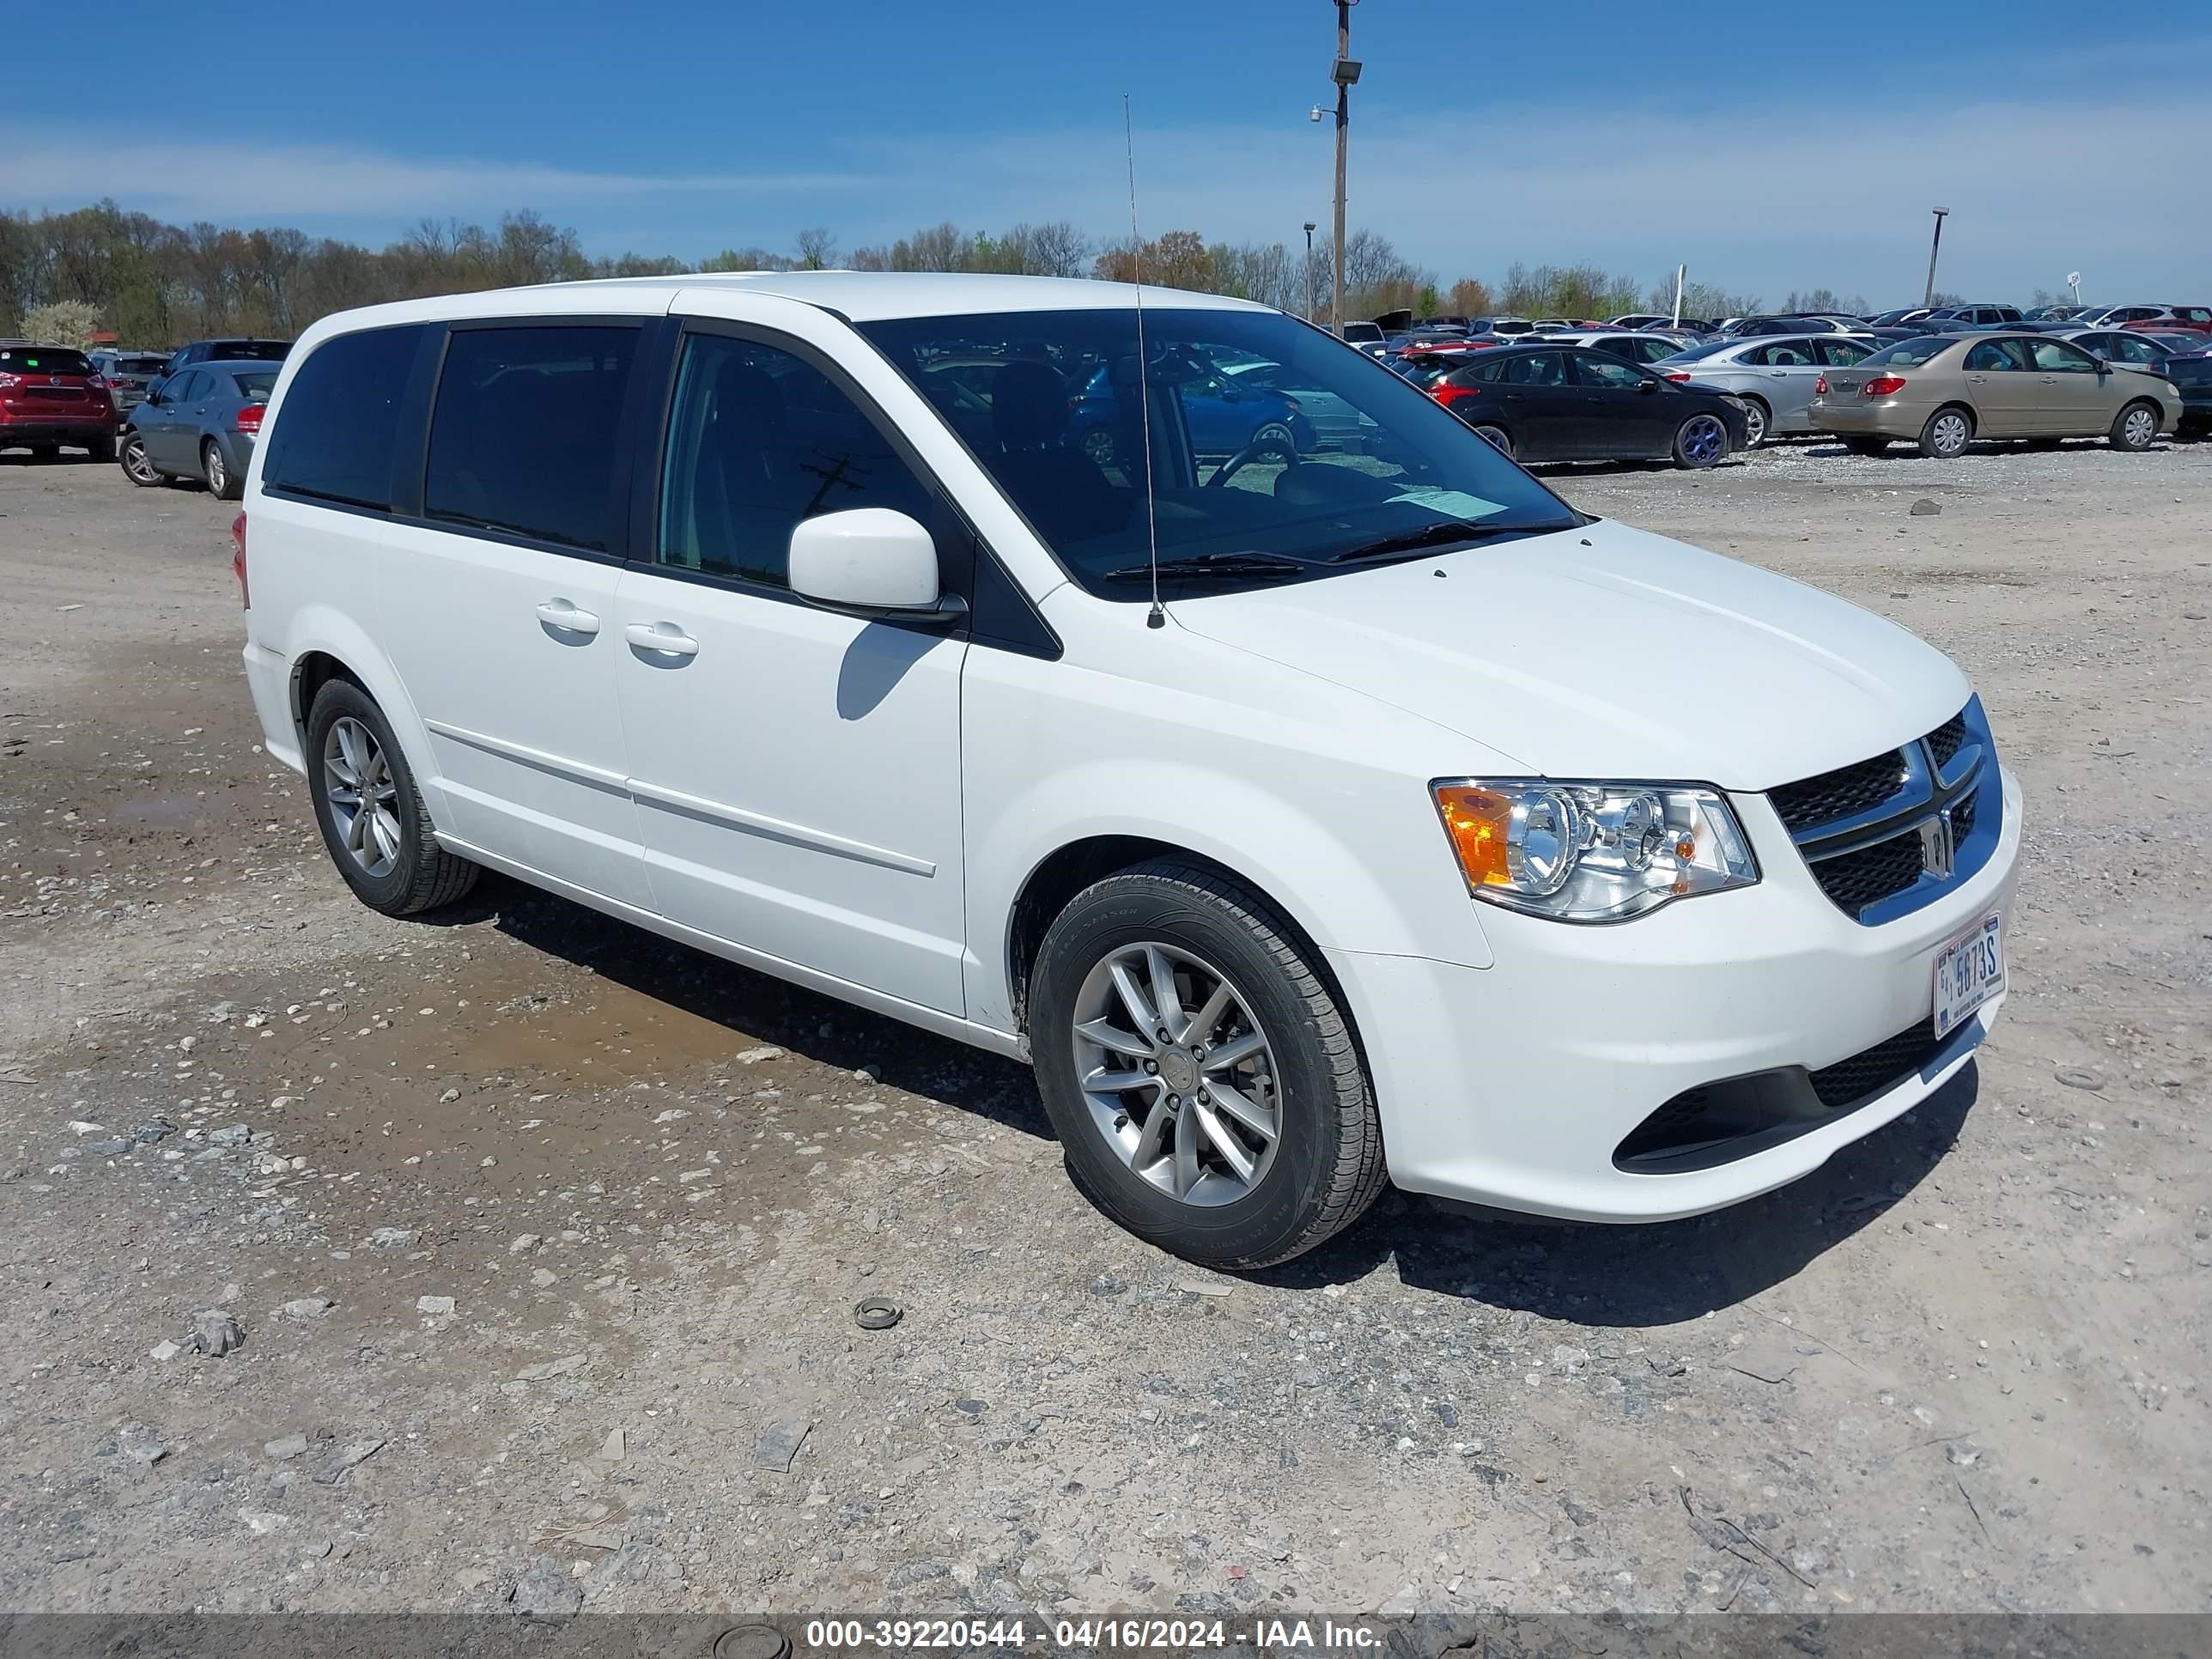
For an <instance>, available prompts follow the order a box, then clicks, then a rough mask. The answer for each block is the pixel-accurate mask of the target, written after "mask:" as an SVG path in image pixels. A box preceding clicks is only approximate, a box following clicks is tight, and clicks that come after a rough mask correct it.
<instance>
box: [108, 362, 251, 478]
mask: <svg viewBox="0 0 2212 1659" xmlns="http://www.w3.org/2000/svg"><path fill="white" fill-rule="evenodd" d="M279 367H280V365H278V364H276V363H271V362H262V361H258V360H252V359H248V360H245V361H241V362H197V363H194V364H192V365H191V366H190V367H189V368H185V369H184V370H183V371H182V372H181V373H179V374H172V375H170V376H169V377H168V378H167V380H162V381H161V382H160V383H159V384H157V385H156V386H154V387H153V388H152V389H151V390H150V391H149V392H148V393H147V394H146V397H145V398H144V400H143V402H141V403H140V404H138V406H137V408H135V409H133V410H131V415H130V417H129V419H127V420H126V421H125V422H124V423H123V431H122V445H121V450H120V459H121V460H122V463H123V475H124V477H127V478H128V479H130V480H131V483H135V484H137V485H139V486H141V487H142V488H145V487H150V486H152V485H155V484H158V483H166V482H167V481H169V480H171V479H174V478H197V479H198V480H199V481H200V482H201V483H204V484H205V485H206V486H207V487H208V488H209V489H210V490H212V491H213V492H214V493H215V494H216V495H218V496H220V497H222V499H223V500H224V501H236V500H237V499H238V498H239V496H240V495H241V494H242V493H244V490H245V488H246V468H247V467H248V466H250V465H252V461H253V445H254V441H255V440H256V439H258V437H259V436H260V435H261V417H262V416H263V414H264V412H265V411H266V410H267V409H268V405H269V394H270V392H271V391H272V390H274V389H275V387H276V373H277V369H278V368H279Z"/></svg>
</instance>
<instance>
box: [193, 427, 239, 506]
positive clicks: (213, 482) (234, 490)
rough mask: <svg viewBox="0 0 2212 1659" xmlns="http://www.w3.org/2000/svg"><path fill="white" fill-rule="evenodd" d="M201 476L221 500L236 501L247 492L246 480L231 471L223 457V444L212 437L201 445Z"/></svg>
mask: <svg viewBox="0 0 2212 1659" xmlns="http://www.w3.org/2000/svg"><path fill="white" fill-rule="evenodd" d="M200 477H203V478H205V479H206V480H207V487H208V488H209V489H210V490H212V491H214V492H215V495H216V499H218V500H220V501H236V500H237V499H238V498H239V497H240V495H244V494H245V493H246V480H245V479H243V478H241V477H238V476H237V475H236V474H234V472H232V471H231V470H230V463H229V462H228V461H226V460H224V459H223V458H222V445H221V444H218V443H217V442H216V441H215V440H214V439H212V438H210V439H208V440H207V441H205V442H204V443H203V444H201V445H200Z"/></svg>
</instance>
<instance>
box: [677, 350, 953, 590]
mask: <svg viewBox="0 0 2212 1659" xmlns="http://www.w3.org/2000/svg"><path fill="white" fill-rule="evenodd" d="M849 507H891V508H893V509H895V510H896V511H898V512H901V513H909V514H911V515H913V516H914V517H915V518H917V519H920V520H921V521H922V522H923V523H925V524H927V523H928V522H930V520H931V519H932V518H933V516H934V513H933V506H932V500H931V495H930V491H929V489H928V488H927V486H926V485H925V484H923V483H922V482H921V480H920V479H919V478H917V477H915V475H914V473H913V472H912V471H910V470H909V469H908V466H907V465H906V463H905V461H904V460H903V459H901V458H900V456H899V454H898V452H897V451H896V450H895V449H893V448H892V447H891V444H890V440H889V439H888V438H886V437H884V435H883V434H882V433H881V432H880V431H879V430H878V428H877V427H876V425H875V423H874V422H872V421H871V420H870V419H869V418H868V417H867V416H866V415H865V414H863V413H862V412H861V410H860V407H859V405H857V404H854V402H853V400H852V399H851V398H848V397H847V396H846V395H845V394H844V392H842V391H840V390H839V389H838V388H837V386H836V384H835V383H833V382H832V381H831V380H829V377H828V376H827V375H825V374H823V373H822V372H821V371H820V370H819V369H817V368H814V367H813V366H812V365H811V364H810V363H808V362H805V361H804V360H803V359H801V358H799V357H798V356H794V355H793V354H792V353H790V352H788V351H781V350H779V349H776V348H775V347H774V346H769V345H762V344H758V343H755V342H753V341H750V340H736V339H730V338H727V337H723V336H720V335H714V334H695V335H693V336H691V337H690V338H689V339H687V340H686V341H685V342H684V362H683V366H682V368H680V369H679V370H678V374H677V380H676V408H675V412H674V415H673V416H672V417H671V420H670V422H669V428H668V452H667V455H666V458H665V460H664V461H663V463H662V470H661V478H660V528H659V545H658V546H657V548H656V549H655V550H654V556H655V557H656V558H658V559H659V562H661V563H662V564H667V565H676V566H679V567H681V568H684V569H687V570H704V571H709V572H712V573H714V574H718V575H724V576H740V577H743V578H744V579H745V580H748V581H756V582H764V583H767V584H769V585H770V586H776V587H781V586H785V585H786V583H787V579H788V573H789V567H790V557H791V532H792V531H793V529H794V528H795V527H797V526H798V525H799V521H800V520H805V519H811V518H812V517H814V516H815V515H816V514H817V513H838V512H842V511H844V510H846V509H848V508H849Z"/></svg>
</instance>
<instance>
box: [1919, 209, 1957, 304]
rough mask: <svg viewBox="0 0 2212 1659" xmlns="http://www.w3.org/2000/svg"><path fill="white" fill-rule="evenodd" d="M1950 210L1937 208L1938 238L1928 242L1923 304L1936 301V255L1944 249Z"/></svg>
mask: <svg viewBox="0 0 2212 1659" xmlns="http://www.w3.org/2000/svg"><path fill="white" fill-rule="evenodd" d="M1950 211H1951V210H1950V209H1948V208H1937V209H1936V240H1933V241H1931V242H1930V243H1929V244H1928V289H1927V292H1925V293H1924V294H1923V295H1921V296H1920V303H1921V304H1922V305H1923V306H1932V305H1934V304H1935V303H1936V254H1937V253H1938V252H1941V251H1942V246H1943V221H1944V219H1945V217H1946V216H1948V215H1949V213H1950Z"/></svg>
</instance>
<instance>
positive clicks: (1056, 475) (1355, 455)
mask: <svg viewBox="0 0 2212 1659" xmlns="http://www.w3.org/2000/svg"><path fill="white" fill-rule="evenodd" d="M1143 325H1144V343H1145V349H1144V361H1145V373H1144V376H1143V380H1142V382H1141V384H1140V383H1139V376H1138V371H1137V362H1138V350H1137V341H1138V318H1137V313H1136V312H1135V310H1134V309H1133V308H1131V309H1127V310H1121V309H1112V310H1086V311H1059V312H1011V313H994V314H991V315H986V316H967V317H920V318H900V319H894V320H889V321H884V322H877V323H866V324H862V325H860V331H861V332H862V333H864V334H866V336H867V337H869V339H870V340H871V341H872V342H873V343H874V344H875V345H876V347H877V348H878V349H879V350H881V351H882V352H883V353H884V355H885V356H887V357H889V358H890V361H891V362H892V363H894V364H895V365H896V367H897V368H898V369H899V370H900V372H901V373H902V374H904V375H905V376H906V377H907V379H908V380H910V381H911V382H912V383H913V384H914V386H915V387H916V388H917V389H918V390H919V391H920V392H921V394H922V396H923V397H925V398H927V399H928V400H929V401H930V403H931V404H933V405H934V406H935V407H936V408H937V410H938V411H939V413H940V414H941V415H942V416H944V418H945V421H946V422H947V423H948V424H949V425H950V426H951V428H952V429H953V430H954V431H955V432H957V434H958V435H960V437H961V438H962V439H963V441H965V442H966V444H967V446H968V447H969V450H971V451H972V452H973V453H974V454H975V458H976V459H977V460H978V461H980V462H981V464H982V465H983V466H984V468H985V469H986V470H987V471H989V472H990V473H991V475H992V477H994V478H995V479H996V480H997V482H998V483H999V485H1000V488H1002V489H1004V490H1005V491H1006V495H1008V497H1009V498H1011V499H1012V501H1013V503H1014V505H1015V506H1017V507H1019V508H1020V509H1021V511H1022V513H1024V516H1025V517H1027V519H1028V520H1029V521H1030V525H1031V526H1033V527H1034V528H1035V529H1036V532H1037V533H1038V534H1039V535H1040V536H1041V537H1042V538H1043V539H1044V541H1045V543H1046V544H1047V545H1048V546H1049V547H1050V548H1051V550H1052V551H1053V552H1054V555H1055V556H1057V557H1058V559H1059V560H1060V564H1061V565H1062V567H1063V568H1065V569H1066V571H1067V573H1068V574H1069V575H1070V576H1072V577H1073V578H1074V580H1077V581H1079V582H1080V583H1081V584H1082V585H1083V586H1085V588H1087V589H1089V590H1090V591H1091V592H1094V593H1097V594H1100V595H1102V596H1103V597H1105V598H1109V599H1130V600H1139V599H1145V598H1146V597H1148V596H1149V592H1150V582H1151V575H1152V560H1151V548H1152V537H1153V535H1154V534H1157V537H1158V568H1159V578H1160V585H1161V587H1162V589H1163V590H1164V591H1167V590H1175V591H1176V592H1197V591H1205V592H1214V591H1218V590H1221V589H1225V588H1237V587H1253V586H1266V585H1270V584H1275V583H1280V582H1284V581H1290V580H1310V579H1313V578H1316V577H1322V576H1328V575H1332V574H1340V573H1341V572H1343V571H1346V570H1347V569H1351V568H1357V567H1358V565H1360V564H1362V563H1371V562H1382V561H1388V560H1389V559H1392V558H1397V557H1413V556H1419V555H1420V554H1421V553H1423V552H1435V551H1437V550H1444V549H1449V548H1451V547H1453V546H1455V545H1466V544H1487V543H1492V542H1496V541H1499V540H1504V539H1515V538H1522V537H1526V536H1530V535H1537V534H1541V533H1545V532H1552V531H1559V530H1568V529H1572V528H1574V527H1575V526H1578V525H1580V524H1582V523H1583V522H1584V520H1583V519H1582V518H1581V516H1580V515H1579V514H1577V513H1576V512H1575V511H1574V510H1573V509H1572V508H1571V507H1568V506H1567V505H1566V504H1565V502H1564V501H1560V500H1559V497H1558V496H1556V495H1553V494H1552V492H1551V491H1550V490H1548V489H1546V488H1545V487H1544V486H1543V485H1542V484H1541V483H1538V482H1537V481H1536V480H1535V479H1534V478H1532V477H1529V476H1528V474H1527V473H1525V472H1523V471H1521V469H1520V468H1519V467H1517V466H1516V465H1513V463H1512V462H1510V460H1508V459H1505V457H1504V456H1503V455H1501V454H1500V453H1498V451H1497V450H1496V449H1495V448H1494V447H1492V446H1491V445H1490V444H1489V443H1488V442H1486V441H1485V440H1483V439H1482V438H1480V437H1478V436H1477V435H1475V433H1474V429H1473V428H1470V427H1469V426H1468V425H1467V424H1466V423H1465V422H1462V421H1461V420H1460V419H1459V418H1458V417H1457V416H1454V415H1452V414H1451V413H1450V412H1449V411H1448V410H1445V409H1443V407H1441V406H1440V405H1439V404H1436V403H1434V402H1432V401H1431V400H1430V399H1429V398H1426V397H1425V396H1423V395H1422V394H1421V393H1420V392H1419V391H1417V390H1416V389H1415V388H1414V387H1413V386H1410V385H1408V384H1407V382H1406V381H1405V380H1403V379H1402V378H1401V377H1400V376H1399V375H1397V374H1393V373H1391V371H1390V370H1389V369H1388V368H1384V367H1383V365H1382V364H1380V363H1378V362H1375V361H1374V360H1373V359H1372V358H1370V356H1367V355H1366V354H1365V353H1364V352H1361V351H1358V350H1357V349H1352V348H1350V347H1348V346H1346V345H1345V344H1344V343H1341V342H1340V341H1337V340H1334V339H1333V338H1331V337H1329V336H1328V335H1327V334H1324V333H1322V331H1319V330H1317V329H1315V328H1312V327H1310V326H1308V325H1305V324H1304V323H1301V322H1297V321H1296V320H1295V319H1291V318H1290V317H1286V316H1285V315H1283V314H1282V313H1279V312H1268V311H1256V310H1255V311H1243V310H1230V309H1213V308H1201V307H1188V308H1186V307H1148V308H1147V309H1146V312H1145V314H1144V319H1143ZM1147 409H1149V410H1150V416H1151V418H1150V422H1149V431H1148V430H1147V422H1146V416H1145V411H1146V410H1147ZM1148 478H1149V480H1150V482H1151V484H1152V488H1151V489H1150V491H1149V501H1148V499H1147V495H1148V491H1147V487H1146V486H1147V480H1148Z"/></svg>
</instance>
